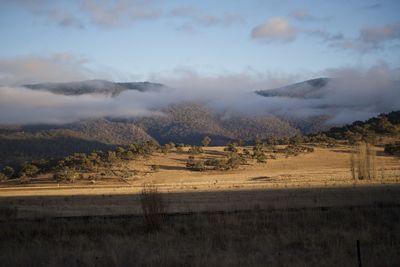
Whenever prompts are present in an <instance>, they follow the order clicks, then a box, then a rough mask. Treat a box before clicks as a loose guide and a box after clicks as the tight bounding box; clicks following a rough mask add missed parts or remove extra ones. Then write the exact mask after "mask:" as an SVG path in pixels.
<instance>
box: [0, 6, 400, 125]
mask: <svg viewBox="0 0 400 267" xmlns="http://www.w3.org/2000/svg"><path fill="white" fill-rule="evenodd" d="M398 14H400V1H399V0H380V1H379V0H319V1H317V0H296V1H289V0H235V1H233V0H230V1H228V0H202V1H200V0H198V1H194V0H185V1H184V0H169V1H166V0H164V1H163V0H108V1H107V0H69V1H63V0H0V34H1V41H0V124H2V123H6V124H9V123H64V122H71V121H75V120H79V119H86V118H93V117H104V116H107V117H113V116H114V117H121V116H122V117H124V116H128V117H129V116H136V115H140V116H141V115H152V114H153V113H154V110H162V108H163V107H166V106H168V105H170V104H173V103H176V102H179V101H195V102H196V101H197V102H199V101H200V102H202V103H207V105H208V106H209V107H212V108H214V109H218V110H219V111H221V110H222V111H224V112H225V111H227V110H228V111H229V112H248V113H250V114H266V113H267V114H277V115H282V114H283V115H287V114H290V115H296V116H305V117H308V116H313V115H329V116H333V117H332V120H331V122H332V123H347V122H351V121H354V120H360V119H367V118H370V117H372V116H375V115H377V114H379V113H381V112H390V111H392V110H398V109H400V101H399V99H400V88H399V85H400V53H399V51H400V17H399V16H398ZM318 77H330V78H335V79H333V80H334V81H335V82H330V83H329V86H328V87H327V88H325V89H324V92H323V96H322V97H321V98H320V99H313V100H309V99H288V98H279V97H277V98H266V97H261V96H259V95H256V94H255V93H254V91H256V90H265V89H271V88H277V87H280V86H285V85H289V84H292V83H295V82H301V81H304V80H307V79H312V78H318ZM90 79H102V80H110V81H120V82H124V81H130V82H134V81H150V82H159V83H162V84H164V85H166V86H167V87H166V88H168V90H167V89H165V90H164V91H162V92H161V93H153V92H146V93H141V92H136V91H133V90H129V92H128V91H127V92H124V93H122V94H121V95H119V96H117V97H111V96H108V95H82V96H63V95H54V94H52V93H50V92H43V91H32V90H29V89H27V88H24V87H23V85H25V84H28V83H44V82H69V81H81V80H90ZM332 114H333V115H332Z"/></svg>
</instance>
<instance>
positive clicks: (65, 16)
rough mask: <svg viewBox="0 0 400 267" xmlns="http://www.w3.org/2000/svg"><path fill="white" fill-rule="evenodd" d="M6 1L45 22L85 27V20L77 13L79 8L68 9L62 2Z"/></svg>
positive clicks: (46, 0) (42, 0)
mask: <svg viewBox="0 0 400 267" xmlns="http://www.w3.org/2000/svg"><path fill="white" fill-rule="evenodd" d="M5 1H6V3H8V4H12V5H18V6H20V7H22V8H24V9H26V10H28V11H29V12H31V13H32V14H34V15H35V16H37V17H39V18H43V20H44V22H45V23H54V24H56V25H59V26H63V27H72V28H78V29H83V28H84V27H85V26H84V21H83V19H82V18H80V17H79V16H76V15H75V14H76V13H78V10H67V9H65V7H63V6H62V5H61V4H60V2H57V1H50V0H37V1H32V0H15V1H11V0H5Z"/></svg>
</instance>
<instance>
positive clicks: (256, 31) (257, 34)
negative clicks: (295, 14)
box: [251, 17, 298, 42]
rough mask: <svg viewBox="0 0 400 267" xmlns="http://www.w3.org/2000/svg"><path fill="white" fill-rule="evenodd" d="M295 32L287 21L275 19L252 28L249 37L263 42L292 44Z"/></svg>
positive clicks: (280, 18)
mask: <svg viewBox="0 0 400 267" xmlns="http://www.w3.org/2000/svg"><path fill="white" fill-rule="evenodd" d="M297 32H298V30H297V29H296V28H295V27H293V26H291V25H290V24H289V21H288V20H287V19H285V18H282V17H276V18H272V19H270V20H268V21H267V22H265V23H263V24H260V25H258V26H256V27H254V28H253V30H252V31H251V37H252V38H253V39H257V40H261V41H264V42H275V41H278V42H292V41H294V40H295V39H296V34H297Z"/></svg>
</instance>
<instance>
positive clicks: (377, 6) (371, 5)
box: [363, 3, 383, 9]
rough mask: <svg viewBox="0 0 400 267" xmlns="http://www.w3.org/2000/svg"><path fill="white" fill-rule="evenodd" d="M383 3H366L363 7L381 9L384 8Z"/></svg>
mask: <svg viewBox="0 0 400 267" xmlns="http://www.w3.org/2000/svg"><path fill="white" fill-rule="evenodd" d="M382 7H383V4H382V3H375V4H369V5H364V6H363V8H365V9H379V8H382Z"/></svg>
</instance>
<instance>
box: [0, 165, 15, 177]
mask: <svg viewBox="0 0 400 267" xmlns="http://www.w3.org/2000/svg"><path fill="white" fill-rule="evenodd" d="M2 173H3V174H4V175H5V176H6V177H7V178H8V179H11V178H12V177H13V175H14V174H15V171H14V169H13V168H12V167H10V166H5V167H4V168H3V170H2Z"/></svg>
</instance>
